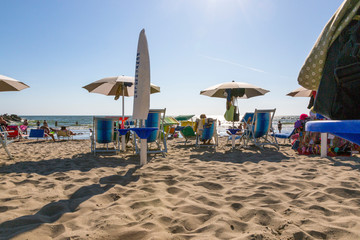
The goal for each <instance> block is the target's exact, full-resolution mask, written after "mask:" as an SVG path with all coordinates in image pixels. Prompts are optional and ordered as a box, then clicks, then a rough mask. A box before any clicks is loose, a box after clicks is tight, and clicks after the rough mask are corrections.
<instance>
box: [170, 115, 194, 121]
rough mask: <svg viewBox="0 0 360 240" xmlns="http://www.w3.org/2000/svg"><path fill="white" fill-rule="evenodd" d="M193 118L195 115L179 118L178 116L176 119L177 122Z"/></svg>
mask: <svg viewBox="0 0 360 240" xmlns="http://www.w3.org/2000/svg"><path fill="white" fill-rule="evenodd" d="M193 116H195V115H179V116H176V117H175V119H176V120H177V121H188V120H190V119H191V118H192V117H193Z"/></svg>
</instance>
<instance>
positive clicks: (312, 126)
mask: <svg viewBox="0 0 360 240" xmlns="http://www.w3.org/2000/svg"><path fill="white" fill-rule="evenodd" d="M305 130H306V131H309V132H321V133H331V134H334V135H336V136H339V137H341V138H344V139H346V140H348V141H350V142H353V143H356V144H358V145H360V120H326V121H310V122H307V123H306V126H305Z"/></svg>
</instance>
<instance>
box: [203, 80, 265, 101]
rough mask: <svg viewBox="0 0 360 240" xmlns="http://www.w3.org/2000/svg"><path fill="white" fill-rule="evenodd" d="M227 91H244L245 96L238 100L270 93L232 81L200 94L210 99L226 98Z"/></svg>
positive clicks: (212, 87) (250, 85)
mask: <svg viewBox="0 0 360 240" xmlns="http://www.w3.org/2000/svg"><path fill="white" fill-rule="evenodd" d="M227 89H230V90H235V91H236V90H240V91H244V92H245V93H244V95H242V96H240V97H238V98H252V97H256V96H260V95H264V94H266V93H268V92H270V91H269V90H265V89H262V88H260V87H257V86H255V85H252V84H249V83H244V82H235V81H232V82H225V83H220V84H217V85H214V86H211V87H209V88H206V89H205V90H202V91H200V94H201V95H205V96H209V97H217V98H226V97H227V95H226V94H225V92H226V90H227Z"/></svg>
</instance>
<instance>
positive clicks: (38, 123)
mask: <svg viewBox="0 0 360 240" xmlns="http://www.w3.org/2000/svg"><path fill="white" fill-rule="evenodd" d="M36 126H37V128H38V129H39V128H40V121H39V120H37V121H36Z"/></svg>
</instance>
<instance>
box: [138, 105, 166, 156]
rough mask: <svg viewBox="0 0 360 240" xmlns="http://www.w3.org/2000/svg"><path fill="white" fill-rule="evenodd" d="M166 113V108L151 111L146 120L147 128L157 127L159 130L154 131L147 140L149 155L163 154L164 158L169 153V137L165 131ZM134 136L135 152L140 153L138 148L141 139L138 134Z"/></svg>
mask: <svg viewBox="0 0 360 240" xmlns="http://www.w3.org/2000/svg"><path fill="white" fill-rule="evenodd" d="M165 112H166V108H164V109H150V110H149V114H148V117H147V119H146V120H145V127H156V128H158V130H157V131H153V132H152V133H151V134H150V136H149V137H148V138H147V143H148V151H147V152H148V153H161V154H162V155H163V156H165V154H166V153H167V144H166V141H167V136H166V134H165V129H164V122H165ZM139 124H140V123H139ZM139 126H140V125H139ZM134 136H135V137H134V141H135V151H136V153H139V152H140V149H139V147H138V142H139V140H140V139H139V138H138V136H137V135H136V134H134ZM154 146H155V147H154Z"/></svg>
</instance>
